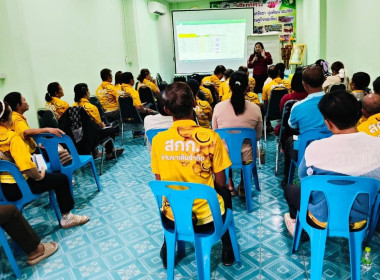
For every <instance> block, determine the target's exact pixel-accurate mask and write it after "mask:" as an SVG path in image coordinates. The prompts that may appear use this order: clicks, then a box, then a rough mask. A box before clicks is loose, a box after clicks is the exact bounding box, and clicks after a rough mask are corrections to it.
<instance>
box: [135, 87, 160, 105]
mask: <svg viewBox="0 0 380 280" xmlns="http://www.w3.org/2000/svg"><path fill="white" fill-rule="evenodd" d="M139 96H140V101H141V102H142V103H144V102H146V104H150V106H149V108H150V109H152V110H155V111H158V109H157V104H156V100H154V96H153V92H152V90H151V89H150V87H140V88H139Z"/></svg>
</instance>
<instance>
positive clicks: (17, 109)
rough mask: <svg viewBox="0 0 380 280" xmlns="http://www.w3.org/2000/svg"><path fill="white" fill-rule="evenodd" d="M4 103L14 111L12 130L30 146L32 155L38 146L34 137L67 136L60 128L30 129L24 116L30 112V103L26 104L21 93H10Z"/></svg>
mask: <svg viewBox="0 0 380 280" xmlns="http://www.w3.org/2000/svg"><path fill="white" fill-rule="evenodd" d="M4 101H6V102H7V103H8V105H9V106H10V107H11V109H12V122H13V123H12V125H11V127H10V129H11V130H13V131H14V132H16V133H17V134H18V135H19V136H20V137H21V139H22V140H23V141H24V142H25V144H26V145H27V146H28V148H29V152H30V153H31V154H32V153H34V152H35V150H36V148H37V144H36V142H34V140H33V138H32V136H33V135H36V134H40V133H52V134H55V135H57V136H59V137H61V135H62V134H65V133H64V132H63V131H62V130H60V129H58V128H50V127H45V128H30V127H29V125H28V122H27V121H26V118H25V116H24V113H25V112H26V111H28V110H29V104H28V102H26V100H25V97H24V96H22V95H21V93H19V92H11V93H8V94H7V95H6V96H5V97H4Z"/></svg>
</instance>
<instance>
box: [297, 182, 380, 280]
mask: <svg viewBox="0 0 380 280" xmlns="http://www.w3.org/2000/svg"><path fill="white" fill-rule="evenodd" d="M379 188H380V181H378V180H376V179H373V178H366V177H350V176H332V175H331V176H330V175H314V176H310V177H306V178H304V179H302V181H301V207H300V211H299V212H298V213H297V220H296V226H295V231H294V238H293V245H292V253H294V252H295V251H296V250H297V249H298V246H299V242H300V238H301V233H302V229H304V230H305V231H306V232H307V233H308V234H309V236H310V244H311V279H312V280H314V279H315V280H316V279H318V280H319V279H322V270H323V257H324V253H325V246H326V238H327V236H339V237H345V238H347V239H348V241H349V248H350V262H351V279H360V258H361V253H362V242H363V239H364V238H365V236H366V233H367V228H368V224H369V221H370V219H371V213H372V210H373V207H374V203H375V199H376V196H377V193H378V191H379ZM314 191H320V192H323V193H324V195H325V198H326V201H327V205H328V219H327V227H326V228H325V229H316V228H314V227H312V226H310V225H309V224H308V222H307V220H306V215H307V212H308V205H309V197H310V195H311V193H312V192H314ZM359 194H368V201H369V208H368V209H369V210H368V219H367V224H366V226H365V227H363V228H362V229H361V230H360V231H356V232H353V231H350V230H349V215H350V211H351V208H352V204H353V203H354V201H355V199H356V197H357V195H359Z"/></svg>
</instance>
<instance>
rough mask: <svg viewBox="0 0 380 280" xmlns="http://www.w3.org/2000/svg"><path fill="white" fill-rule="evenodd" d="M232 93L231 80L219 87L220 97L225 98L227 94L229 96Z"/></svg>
mask: <svg viewBox="0 0 380 280" xmlns="http://www.w3.org/2000/svg"><path fill="white" fill-rule="evenodd" d="M229 91H230V78H228V79H227V80H225V81H224V82H222V83H221V84H220V87H219V96H220V97H222V98H223V96H224V95H225V94H227V93H228V92H229Z"/></svg>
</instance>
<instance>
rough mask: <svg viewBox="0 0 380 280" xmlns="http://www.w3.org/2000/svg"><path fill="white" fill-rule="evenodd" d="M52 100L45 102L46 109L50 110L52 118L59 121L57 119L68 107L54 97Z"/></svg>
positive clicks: (65, 103)
mask: <svg viewBox="0 0 380 280" xmlns="http://www.w3.org/2000/svg"><path fill="white" fill-rule="evenodd" d="M52 99H53V100H52V101H50V102H46V108H47V109H50V110H52V111H53V114H54V116H55V117H56V118H57V120H59V118H60V117H61V116H62V115H63V113H64V112H66V110H67V109H68V108H69V107H70V105H69V103H67V102H66V101H64V100H62V99H60V98H57V97H55V96H53V97H52Z"/></svg>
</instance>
